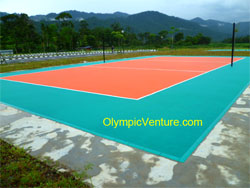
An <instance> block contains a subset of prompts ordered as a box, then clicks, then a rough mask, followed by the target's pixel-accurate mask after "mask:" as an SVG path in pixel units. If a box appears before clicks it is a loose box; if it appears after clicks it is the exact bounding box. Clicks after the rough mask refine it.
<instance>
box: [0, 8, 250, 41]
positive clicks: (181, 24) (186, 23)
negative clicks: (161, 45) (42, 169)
mask: <svg viewBox="0 0 250 188" xmlns="http://www.w3.org/2000/svg"><path fill="white" fill-rule="evenodd" d="M65 12H67V13H70V14H71V15H72V21H73V22H74V25H75V27H76V29H78V27H79V21H81V20H83V19H84V20H86V21H87V22H88V24H89V27H90V28H91V29H93V28H96V27H110V26H111V25H112V24H113V23H115V22H118V23H120V24H121V26H122V27H123V28H129V29H130V30H131V31H132V32H135V33H144V32H150V33H155V34H156V33H159V32H160V31H162V30H169V29H170V28H171V27H175V28H178V29H179V31H181V32H183V33H184V35H185V36H187V35H191V36H194V35H196V34H198V33H202V34H204V35H206V36H209V37H211V38H212V40H214V41H219V40H223V39H225V38H228V37H230V36H231V30H232V29H231V27H232V24H231V23H226V22H221V21H216V20H203V19H201V18H195V19H192V20H185V19H181V18H178V17H174V16H168V15H166V14H162V13H160V12H156V11H146V12H142V13H138V14H133V15H129V14H126V13H122V12H115V13H113V14H101V13H86V12H79V11H65ZM6 14H7V13H1V12H0V16H3V15H6ZM56 16H58V14H56V13H50V14H47V15H35V16H30V19H32V20H33V21H35V22H40V21H46V22H54V21H55V17H56ZM249 24H250V22H242V23H238V24H237V28H238V33H237V35H238V36H246V35H249V29H250V27H249ZM36 25H37V26H38V25H39V24H36Z"/></svg>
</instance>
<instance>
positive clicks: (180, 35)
mask: <svg viewBox="0 0 250 188" xmlns="http://www.w3.org/2000/svg"><path fill="white" fill-rule="evenodd" d="M183 39H184V34H183V33H181V32H180V33H177V34H176V35H175V36H174V41H175V42H180V41H182V40H183Z"/></svg>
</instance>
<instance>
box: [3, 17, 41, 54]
mask: <svg viewBox="0 0 250 188" xmlns="http://www.w3.org/2000/svg"><path fill="white" fill-rule="evenodd" d="M1 35H2V40H1V43H2V45H1V47H2V48H4V49H13V50H14V51H15V52H16V53H30V52H35V51H38V50H39V49H38V46H39V45H40V36H39V35H38V33H37V32H36V30H35V27H34V24H33V22H32V21H31V20H30V19H29V17H28V15H26V14H20V15H16V14H9V15H6V16H3V17H1Z"/></svg>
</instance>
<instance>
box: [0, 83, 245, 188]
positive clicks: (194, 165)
mask: <svg viewBox="0 0 250 188" xmlns="http://www.w3.org/2000/svg"><path fill="white" fill-rule="evenodd" d="M0 118H1V121H0V138H2V139H4V140H6V141H8V142H10V143H14V144H15V145H17V146H21V147H24V148H31V154H32V155H34V156H49V157H51V158H52V159H54V160H58V161H60V162H61V163H63V164H64V165H66V166H68V167H70V168H72V169H75V170H79V171H81V170H82V169H83V167H84V165H86V164H88V163H91V164H93V165H94V168H93V170H91V171H89V174H90V175H91V176H92V178H91V181H92V183H93V184H94V185H95V186H96V187H250V178H249V177H250V176H249V175H250V169H249V167H250V153H249V152H250V145H249V143H250V129H249V126H250V122H249V120H250V87H248V88H247V89H246V90H245V92H244V93H243V94H242V95H241V97H240V98H239V99H238V100H237V101H236V102H235V104H234V105H233V106H232V107H231V108H230V110H229V111H228V112H227V114H226V115H225V116H224V117H223V119H222V120H221V121H220V122H219V123H218V124H217V125H216V127H215V128H214V129H213V130H212V132H211V133H210V134H209V135H208V137H207V138H206V139H205V140H204V141H203V142H202V144H201V145H200V146H199V147H198V149H197V150H196V151H195V152H194V153H193V154H192V156H191V157H190V158H189V159H188V160H187V161H186V162H185V163H178V162H175V161H172V160H169V159H167V158H164V157H159V156H156V155H153V154H150V153H146V152H144V151H141V150H138V149H135V148H131V147H128V146H125V145H122V144H119V143H116V142H113V141H110V140H107V139H103V138H101V137H97V136H94V135H92V134H89V133H86V132H83V131H80V130H77V129H74V128H71V127H68V126H66V125H63V124H59V123H56V122H54V121H50V120H47V119H45V118H41V117H38V116H34V115H31V114H28V113H26V112H23V111H19V110H16V109H14V108H11V107H8V106H6V105H3V104H0ZM88 181H90V180H88Z"/></svg>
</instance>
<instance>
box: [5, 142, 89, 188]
mask: <svg viewBox="0 0 250 188" xmlns="http://www.w3.org/2000/svg"><path fill="white" fill-rule="evenodd" d="M0 152H1V153H0V154H1V155H0V164H1V169H0V187H84V188H89V187H90V185H88V184H87V183H84V182H83V181H82V179H83V178H84V177H83V176H85V177H86V176H87V175H86V172H84V173H82V174H80V175H79V174H77V173H75V172H72V171H71V172H58V171H57V168H58V166H59V165H58V164H56V163H54V162H52V161H51V160H47V162H46V163H45V162H44V161H40V160H38V159H36V158H34V157H32V156H30V155H29V154H27V153H26V151H25V150H24V149H21V148H17V147H14V146H12V145H10V144H8V143H7V142H5V141H3V140H0ZM48 163H49V165H48ZM89 168H90V167H88V168H86V170H88V169H89ZM73 174H74V175H73Z"/></svg>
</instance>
